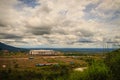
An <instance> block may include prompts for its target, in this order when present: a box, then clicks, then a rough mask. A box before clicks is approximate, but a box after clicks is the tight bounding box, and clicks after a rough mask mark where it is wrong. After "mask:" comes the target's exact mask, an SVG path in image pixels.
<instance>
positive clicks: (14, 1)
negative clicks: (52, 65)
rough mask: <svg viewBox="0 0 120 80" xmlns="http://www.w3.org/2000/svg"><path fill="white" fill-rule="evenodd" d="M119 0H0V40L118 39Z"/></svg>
mask: <svg viewBox="0 0 120 80" xmlns="http://www.w3.org/2000/svg"><path fill="white" fill-rule="evenodd" d="M119 21H120V1H119V0H114V1H113V0H71V1H70V0H1V1H0V41H1V42H4V43H7V44H10V45H13V46H18V47H80V48H87V47H90V48H91V47H97V48H98V47H103V43H107V44H108V45H110V46H112V45H113V43H117V44H119V43H120V31H119V30H120V22H119Z"/></svg>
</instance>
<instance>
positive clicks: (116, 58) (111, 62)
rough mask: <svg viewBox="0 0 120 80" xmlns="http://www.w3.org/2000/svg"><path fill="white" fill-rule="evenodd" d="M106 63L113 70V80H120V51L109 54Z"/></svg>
mask: <svg viewBox="0 0 120 80" xmlns="http://www.w3.org/2000/svg"><path fill="white" fill-rule="evenodd" d="M105 63H106V64H107V66H108V67H109V68H110V70H111V71H110V73H109V74H111V75H112V77H111V80H120V49H119V50H115V51H113V52H111V53H108V54H107V57H106V59H105Z"/></svg>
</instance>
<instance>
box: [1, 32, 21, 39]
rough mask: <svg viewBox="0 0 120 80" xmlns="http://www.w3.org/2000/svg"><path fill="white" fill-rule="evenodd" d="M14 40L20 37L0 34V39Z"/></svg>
mask: <svg viewBox="0 0 120 80" xmlns="http://www.w3.org/2000/svg"><path fill="white" fill-rule="evenodd" d="M16 38H22V37H21V36H18V35H14V34H8V33H0V39H16Z"/></svg>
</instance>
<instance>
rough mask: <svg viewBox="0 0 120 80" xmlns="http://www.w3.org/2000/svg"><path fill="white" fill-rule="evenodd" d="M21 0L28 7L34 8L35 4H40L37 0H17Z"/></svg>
mask: <svg viewBox="0 0 120 80" xmlns="http://www.w3.org/2000/svg"><path fill="white" fill-rule="evenodd" d="M19 1H21V2H22V3H23V4H26V5H27V6H28V7H32V8H34V7H35V6H37V5H40V4H39V3H38V2H37V0H19Z"/></svg>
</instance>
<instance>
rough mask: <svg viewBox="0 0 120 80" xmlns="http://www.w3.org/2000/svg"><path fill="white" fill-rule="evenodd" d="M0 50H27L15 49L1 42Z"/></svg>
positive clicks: (22, 49)
mask: <svg viewBox="0 0 120 80" xmlns="http://www.w3.org/2000/svg"><path fill="white" fill-rule="evenodd" d="M0 50H8V51H26V50H28V49H24V48H17V47H13V46H10V45H7V44H4V43H2V42H0Z"/></svg>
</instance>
